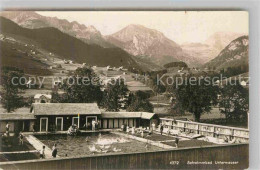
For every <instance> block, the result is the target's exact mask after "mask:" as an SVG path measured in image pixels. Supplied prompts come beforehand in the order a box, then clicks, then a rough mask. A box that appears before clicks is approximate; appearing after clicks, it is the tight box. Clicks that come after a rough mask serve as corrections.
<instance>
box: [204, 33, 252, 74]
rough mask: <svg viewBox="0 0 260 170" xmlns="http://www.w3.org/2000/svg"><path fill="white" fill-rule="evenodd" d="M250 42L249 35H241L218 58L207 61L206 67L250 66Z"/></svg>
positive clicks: (218, 68)
mask: <svg viewBox="0 0 260 170" xmlns="http://www.w3.org/2000/svg"><path fill="white" fill-rule="evenodd" d="M248 43H249V41H248V36H241V37H239V38H237V39H235V40H233V41H231V42H230V43H229V45H228V46H226V47H225V48H224V49H223V50H222V51H221V52H220V53H219V55H218V56H217V57H216V58H214V59H213V60H211V61H209V62H208V63H206V64H205V65H204V67H211V68H213V67H214V68H216V69H217V70H220V69H226V68H228V67H241V66H242V67H244V66H248Z"/></svg>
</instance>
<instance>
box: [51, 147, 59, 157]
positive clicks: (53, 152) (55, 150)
mask: <svg viewBox="0 0 260 170" xmlns="http://www.w3.org/2000/svg"><path fill="white" fill-rule="evenodd" d="M57 153H58V150H57V144H56V143H55V144H54V145H53V147H52V153H51V155H52V157H53V158H56V156H57Z"/></svg>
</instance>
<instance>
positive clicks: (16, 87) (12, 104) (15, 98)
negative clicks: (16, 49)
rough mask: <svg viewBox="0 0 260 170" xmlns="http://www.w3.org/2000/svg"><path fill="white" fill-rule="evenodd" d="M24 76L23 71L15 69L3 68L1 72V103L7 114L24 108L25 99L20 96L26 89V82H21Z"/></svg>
mask: <svg viewBox="0 0 260 170" xmlns="http://www.w3.org/2000/svg"><path fill="white" fill-rule="evenodd" d="M23 76H24V73H23V71H22V70H19V69H17V68H14V67H3V68H2V70H1V85H2V87H3V89H2V91H1V97H2V99H1V103H2V105H3V107H4V108H5V109H6V110H7V112H11V111H14V110H15V109H17V108H19V107H22V106H24V102H23V97H22V96H20V95H18V93H19V92H20V91H21V90H23V89H25V85H24V84H25V82H21V81H20V82H19V80H22V79H21V77H23Z"/></svg>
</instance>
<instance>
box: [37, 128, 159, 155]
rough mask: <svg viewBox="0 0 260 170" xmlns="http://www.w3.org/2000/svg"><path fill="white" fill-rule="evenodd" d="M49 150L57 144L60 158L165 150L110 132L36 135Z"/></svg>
mask: <svg viewBox="0 0 260 170" xmlns="http://www.w3.org/2000/svg"><path fill="white" fill-rule="evenodd" d="M35 137H36V138H38V139H39V140H40V141H41V142H42V143H44V144H45V145H46V146H48V147H49V148H52V146H53V145H54V144H55V143H56V144H57V149H58V155H59V156H60V157H66V156H69V157H73V156H83V155H93V154H94V155H104V154H113V153H133V152H147V151H161V150H164V149H163V148H160V147H157V146H153V145H150V144H147V143H145V142H140V141H137V140H133V139H129V138H126V137H122V136H119V135H116V134H112V133H109V132H102V133H83V134H80V135H78V136H69V135H67V134H48V135H35Z"/></svg>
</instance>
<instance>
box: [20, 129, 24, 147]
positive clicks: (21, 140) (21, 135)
mask: <svg viewBox="0 0 260 170" xmlns="http://www.w3.org/2000/svg"><path fill="white" fill-rule="evenodd" d="M23 137H24V136H23V133H22V132H20V134H19V145H23Z"/></svg>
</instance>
